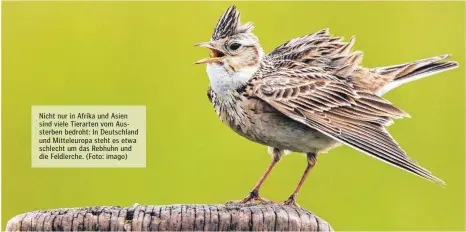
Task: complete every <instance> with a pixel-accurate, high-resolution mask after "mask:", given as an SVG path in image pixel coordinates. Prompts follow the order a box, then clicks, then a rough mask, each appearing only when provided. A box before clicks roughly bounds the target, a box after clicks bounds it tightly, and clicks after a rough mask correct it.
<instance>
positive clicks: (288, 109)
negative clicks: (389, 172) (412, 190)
mask: <svg viewBox="0 0 466 232" xmlns="http://www.w3.org/2000/svg"><path fill="white" fill-rule="evenodd" d="M247 93H248V95H250V96H255V97H257V98H259V99H262V100H263V101H265V102H267V103H268V104H270V105H271V106H273V107H274V108H276V109H277V110H279V111H280V112H282V113H283V114H285V115H287V116H288V117H290V118H292V119H294V120H296V121H299V122H301V123H303V124H306V125H308V126H309V127H311V128H313V129H316V130H318V131H320V132H321V133H323V134H325V135H327V136H329V137H332V138H334V139H335V140H338V141H340V142H342V143H344V144H346V145H348V146H351V147H353V148H355V149H358V150H360V151H362V152H364V153H366V154H368V155H371V156H373V157H375V158H378V159H380V160H382V161H385V162H387V163H389V164H391V165H394V166H396V167H399V168H401V169H404V170H406V171H408V172H411V173H414V174H416V175H418V176H421V177H423V178H425V179H427V180H430V181H433V182H436V183H444V182H443V181H442V180H440V179H439V178H437V177H435V176H434V175H432V174H431V173H430V172H429V171H428V170H426V169H424V168H422V167H421V166H419V165H417V164H416V162H415V161H413V160H412V159H410V158H409V157H408V156H407V155H406V153H405V152H404V151H403V150H402V149H401V148H400V147H399V146H398V144H397V143H396V142H395V140H394V139H393V138H392V137H391V136H390V134H389V133H388V131H387V130H386V129H385V126H388V125H390V124H391V123H392V122H393V121H392V119H393V118H401V117H405V116H407V114H406V113H405V112H403V111H401V110H400V109H398V108H396V107H395V106H393V105H392V104H391V103H390V102H388V101H386V100H385V99H383V98H381V97H378V96H376V95H375V94H373V93H370V92H367V91H364V90H360V89H355V88H353V86H352V85H351V83H350V82H349V81H348V80H342V79H341V78H339V77H337V76H333V75H330V74H328V73H325V72H324V70H323V69H321V68H319V67H307V68H305V67H304V68H303V67H301V68H300V69H289V68H282V69H279V70H276V71H274V72H270V73H267V74H265V75H263V76H261V77H260V78H257V79H253V80H251V83H250V85H249V86H248V88H247Z"/></svg>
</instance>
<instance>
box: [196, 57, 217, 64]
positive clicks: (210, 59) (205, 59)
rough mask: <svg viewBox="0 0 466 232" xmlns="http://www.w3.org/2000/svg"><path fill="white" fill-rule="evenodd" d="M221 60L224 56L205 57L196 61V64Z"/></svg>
mask: <svg viewBox="0 0 466 232" xmlns="http://www.w3.org/2000/svg"><path fill="white" fill-rule="evenodd" d="M221 60H222V57H212V58H204V59H201V60H198V61H196V62H194V64H205V63H215V62H219V61H221Z"/></svg>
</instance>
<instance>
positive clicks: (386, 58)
mask: <svg viewBox="0 0 466 232" xmlns="http://www.w3.org/2000/svg"><path fill="white" fill-rule="evenodd" d="M229 5H230V3H228V2H174V3H170V2H3V12H2V13H3V14H2V15H3V16H2V17H3V18H2V21H3V25H2V34H3V41H2V43H3V44H2V45H3V53H2V56H3V63H2V65H3V69H2V72H3V73H2V74H3V83H2V84H3V85H2V87H3V89H2V90H3V91H2V92H3V96H2V99H3V102H2V103H3V105H2V120H3V121H2V125H3V130H2V137H3V141H2V144H3V150H2V165H3V166H2V170H3V172H2V189H3V192H2V203H3V207H2V212H3V215H2V224H3V226H5V225H6V222H7V220H8V219H9V218H11V217H13V216H14V215H16V214H20V213H23V212H26V211H31V210H38V209H48V208H58V207H81V206H91V205H121V206H129V205H132V204H134V203H135V202H137V203H139V204H175V203H224V202H226V201H228V200H233V199H240V198H242V197H244V196H245V195H246V194H247V193H248V191H250V189H251V188H252V186H253V185H254V183H255V182H256V181H257V179H258V178H259V177H260V176H261V175H262V173H263V171H264V170H265V168H266V166H267V165H268V164H269V162H270V157H269V156H268V155H267V149H266V147H264V146H262V145H259V144H255V143H252V142H249V141H247V140H246V139H244V138H242V137H240V136H239V135H236V134H235V133H234V132H233V131H231V130H230V129H229V128H227V127H226V126H224V125H223V124H222V123H221V122H220V121H219V120H218V119H217V116H216V114H215V113H214V111H213V108H212V106H211V105H210V103H209V101H208V100H207V96H206V89H207V86H208V78H207V75H206V73H205V67H204V66H196V65H193V62H194V61H196V60H198V59H200V58H204V57H205V56H206V55H207V51H205V50H204V49H196V48H193V47H192V45H193V44H194V43H197V42H201V41H206V40H208V39H210V35H211V33H212V29H213V28H214V26H215V24H216V20H217V19H218V18H219V17H220V15H221V14H222V12H223V11H224V10H225V9H226V7H227V6H229ZM237 6H238V8H239V10H240V11H241V13H242V21H243V22H245V21H254V23H255V25H256V30H255V33H256V34H257V35H258V36H259V38H260V39H261V43H262V44H263V47H264V49H265V50H266V51H270V50H271V49H273V48H274V47H275V46H278V45H279V44H281V43H282V42H285V41H286V40H288V39H291V38H293V37H297V36H300V35H304V34H307V33H311V32H315V31H317V30H320V29H322V28H326V27H328V28H330V29H331V30H330V32H331V33H333V34H334V35H341V36H345V37H346V38H349V37H350V36H351V35H356V41H357V42H356V45H355V48H356V49H360V50H363V51H364V53H365V59H364V61H363V64H364V65H365V66H367V67H376V66H383V65H393V64H398V63H404V62H408V61H414V60H417V59H421V58H426V57H430V56H434V55H440V54H444V53H452V54H453V57H452V59H454V60H457V61H458V62H459V63H460V64H464V63H465V60H464V59H465V53H464V52H465V47H464V46H465V45H464V41H465V38H464V35H465V32H464V29H465V23H464V22H465V13H464V9H465V3H464V2H438V3H436V2H293V3H284V2H255V3H249V2H241V3H237ZM464 73H465V70H464V65H461V67H460V68H459V69H455V70H452V71H448V72H446V73H442V74H438V75H436V76H434V77H429V78H427V79H423V80H421V81H418V82H416V83H411V84H408V85H405V86H403V87H400V88H399V89H397V90H396V91H393V92H390V93H389V94H387V95H386V96H385V97H386V98H387V99H389V100H390V101H391V102H393V103H394V104H395V105H396V106H398V107H400V108H401V109H403V110H405V111H406V112H408V113H409V114H411V116H413V118H412V119H404V120H397V121H396V123H395V125H393V126H391V127H390V128H389V130H390V132H391V133H392V135H393V136H394V137H395V138H396V139H397V140H398V142H399V143H400V145H401V146H402V147H403V148H404V149H405V150H406V151H407V152H408V154H409V155H410V156H411V157H413V158H414V159H416V160H418V161H419V163H420V164H421V165H423V166H425V167H426V168H428V169H430V170H431V171H432V172H434V174H436V175H438V176H439V177H441V178H443V179H444V180H445V181H446V182H447V184H448V186H447V187H446V188H442V187H441V186H438V185H435V184H433V183H430V182H427V181H425V180H423V179H421V178H418V177H416V176H414V175H411V174H409V173H407V172H404V171H402V170H400V169H397V168H394V167H391V166H389V165H387V164H385V163H382V162H380V161H377V160H375V159H373V158H371V157H369V156H366V155H363V154H362V153H359V152H357V151H355V150H352V149H350V148H348V147H340V148H337V149H334V150H332V151H331V152H330V153H329V154H323V155H321V156H320V158H319V163H318V165H317V166H316V168H315V169H314V170H313V171H312V173H311V175H310V177H309V178H308V180H307V183H306V184H305V185H304V187H303V189H302V191H301V194H300V196H299V198H298V203H299V204H300V205H301V206H302V207H304V208H307V209H310V210H311V211H313V212H314V213H316V214H317V215H319V216H321V217H322V218H324V219H326V220H327V221H329V222H330V223H331V224H332V225H333V227H334V229H336V230H464V229H465V228H464V225H465V224H464V220H465V210H464V206H465V201H464V196H465V191H464V190H465V158H464V153H465V150H464V149H465V146H464V141H465V136H464V128H465V127H464V126H465V124H464V118H465V117H464V116H465V115H464V112H465V108H464V107H465V106H464V104H465V102H464V87H465V83H464V79H465V76H464ZM133 104H134V105H146V106H147V168H141V169H103V168H96V169H86V168H82V169H79V168H76V169H71V168H62V169H60V168H55V169H33V168H31V161H30V160H31V147H30V140H31V120H30V116H31V114H30V112H31V105H133ZM305 165H306V160H305V158H304V157H303V156H300V155H290V156H286V157H285V158H284V159H282V161H281V162H280V163H279V165H278V166H277V168H276V170H274V172H272V174H271V176H270V179H269V180H268V181H267V182H266V183H265V185H264V186H263V189H262V191H261V193H262V195H263V196H264V197H267V198H270V199H273V200H280V201H282V200H285V199H286V198H287V197H288V196H289V194H290V193H291V192H292V190H293V189H294V187H295V185H296V184H297V182H298V180H299V178H300V176H301V174H302V171H303V170H304V168H305ZM3 228H4V227H3Z"/></svg>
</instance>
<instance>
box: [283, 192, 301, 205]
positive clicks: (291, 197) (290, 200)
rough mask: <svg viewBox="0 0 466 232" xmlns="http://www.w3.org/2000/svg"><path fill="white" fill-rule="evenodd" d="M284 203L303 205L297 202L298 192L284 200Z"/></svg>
mask: <svg viewBox="0 0 466 232" xmlns="http://www.w3.org/2000/svg"><path fill="white" fill-rule="evenodd" d="M283 204H284V205H288V206H296V207H301V206H299V205H298V204H297V203H296V194H292V195H291V196H290V197H289V198H288V200H286V201H284V202H283Z"/></svg>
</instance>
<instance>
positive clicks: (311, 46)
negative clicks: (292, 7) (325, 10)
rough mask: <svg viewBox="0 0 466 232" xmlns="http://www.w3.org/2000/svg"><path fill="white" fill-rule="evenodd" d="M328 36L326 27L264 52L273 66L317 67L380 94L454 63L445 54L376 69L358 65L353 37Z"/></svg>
mask: <svg viewBox="0 0 466 232" xmlns="http://www.w3.org/2000/svg"><path fill="white" fill-rule="evenodd" d="M342 40H343V38H342V37H334V36H331V35H330V33H329V30H328V29H323V30H320V31H318V32H316V33H313V34H309V35H306V36H302V37H298V38H295V39H292V40H290V41H287V42H286V43H284V44H282V45H280V46H279V47H277V48H275V49H274V50H273V51H272V52H270V53H269V54H268V56H269V58H270V59H271V60H272V61H273V62H274V64H275V66H276V68H289V69H301V68H306V67H319V68H322V69H323V70H324V71H326V72H327V73H328V74H331V75H334V76H337V77H340V78H342V79H345V80H347V81H349V82H351V83H352V84H353V85H354V86H355V88H360V89H365V90H368V91H370V92H373V93H376V94H377V95H379V96H381V95H383V94H385V93H386V92H388V91H390V90H392V89H394V88H396V87H398V86H400V85H402V84H405V83H407V82H410V81H413V80H418V79H420V78H423V77H426V76H430V75H433V74H436V73H439V72H443V71H446V70H449V69H452V68H456V67H457V66H458V64H457V62H454V61H446V62H444V61H443V60H444V59H446V58H448V57H449V55H441V56H435V57H431V58H427V59H421V60H417V61H414V62H408V63H404V64H400V65H393V66H387V67H378V68H365V67H362V66H361V62H362V60H363V53H362V52H361V51H352V47H353V45H354V43H355V38H354V37H352V38H351V39H350V40H349V41H348V42H343V41H342Z"/></svg>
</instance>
